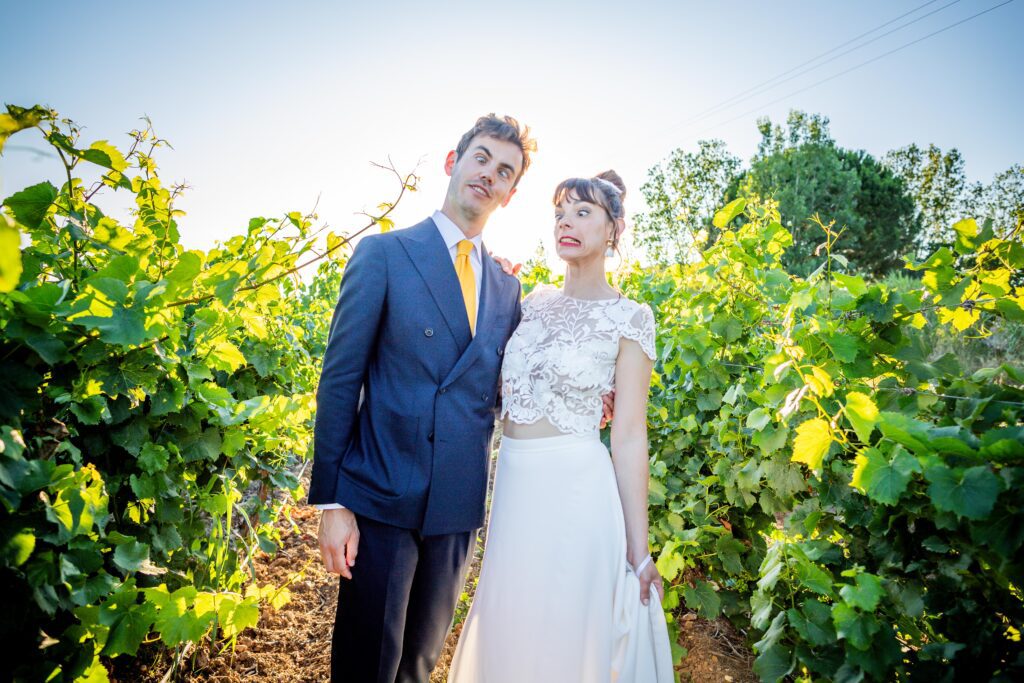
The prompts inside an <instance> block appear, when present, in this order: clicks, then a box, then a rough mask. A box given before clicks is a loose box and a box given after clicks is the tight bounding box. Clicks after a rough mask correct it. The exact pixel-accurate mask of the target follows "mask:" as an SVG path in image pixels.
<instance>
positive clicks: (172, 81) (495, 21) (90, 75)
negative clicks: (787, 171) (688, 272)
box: [0, 0, 1024, 260]
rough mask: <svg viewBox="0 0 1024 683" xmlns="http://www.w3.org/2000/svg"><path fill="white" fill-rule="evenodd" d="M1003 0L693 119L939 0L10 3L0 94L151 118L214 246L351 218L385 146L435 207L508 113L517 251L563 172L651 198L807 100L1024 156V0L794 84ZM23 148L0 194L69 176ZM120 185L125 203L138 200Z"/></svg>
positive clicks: (911, 136)
mask: <svg viewBox="0 0 1024 683" xmlns="http://www.w3.org/2000/svg"><path fill="white" fill-rule="evenodd" d="M949 2H950V0H937V1H935V2H932V3H930V4H929V5H928V6H927V7H924V8H922V9H920V10H918V11H917V12H916V13H914V14H912V15H910V16H908V17H907V18H906V19H903V20H901V21H899V22H896V23H895V24H892V25H890V26H888V27H886V28H885V29H882V30H881V31H878V32H876V33H873V34H871V35H869V36H867V37H865V38H864V39H862V41H861V42H863V41H865V40H868V39H870V38H873V37H876V36H878V35H879V34H881V33H884V32H885V31H887V30H891V29H893V28H895V27H897V26H899V25H901V24H903V23H906V22H908V21H910V20H913V19H916V18H918V17H921V16H923V15H925V14H926V13H928V12H932V11H934V10H939V9H940V8H942V7H943V6H944V5H947V4H949ZM1000 2H1002V0H989V1H988V2H982V1H980V0H962V1H960V2H955V3H954V4H952V5H951V6H949V7H946V8H945V9H941V10H940V11H937V12H935V14H933V15H932V16H929V17H926V18H924V19H922V20H921V21H918V22H917V23H914V24H912V25H910V26H908V27H906V28H904V29H902V30H898V31H895V32H894V33H893V34H892V35H889V36H886V37H884V38H881V39H879V40H877V41H876V42H874V43H872V44H871V45H868V46H867V47H864V48H863V49H859V50H855V51H853V52H851V53H850V54H848V55H845V56H842V57H840V58H839V59H836V60H835V61H833V62H831V63H829V64H827V65H825V66H823V67H821V68H819V69H816V70H814V71H812V72H810V73H807V74H805V75H803V76H800V77H798V78H795V79H793V80H791V81H789V82H787V83H784V84H782V85H781V86H779V87H778V88H775V89H772V90H769V91H767V92H765V93H763V94H761V95H759V96H756V97H753V98H750V99H747V100H745V101H743V102H742V103H740V104H739V105H737V106H735V107H730V108H726V109H723V110H721V111H720V112H719V113H716V114H715V115H714V116H711V117H708V118H706V119H704V120H702V121H699V122H697V123H696V124H693V125H684V124H685V122H686V121H688V120H690V119H692V118H693V117H694V115H696V114H698V113H700V112H702V111H704V110H705V109H707V108H708V107H711V106H713V105H715V104H717V103H719V102H721V101H722V100H725V99H727V98H729V97H731V96H733V95H735V94H737V93H739V92H742V91H744V90H746V89H748V88H750V87H751V86H754V85H756V84H758V83H760V82H762V81H764V80H766V79H768V78H771V77H772V76H775V75H776V74H779V73H781V72H783V71H786V70H787V69H790V68H791V67H794V66H796V65H798V64H800V63H802V62H805V61H806V60H808V59H810V58H812V57H814V56H816V55H818V54H820V53H822V52H825V51H826V50H829V49H831V48H833V47H834V46H836V45H838V44H840V43H843V42H845V41H847V40H849V39H851V38H853V37H855V36H857V35H858V34H861V33H863V32H865V31H868V30H870V29H872V28H874V27H876V26H878V25H880V24H883V23H885V22H887V21H889V20H891V19H893V18H895V17H897V16H899V15H901V14H903V13H905V12H909V11H911V10H913V9H915V8H917V7H918V6H920V5H922V4H924V0H898V1H893V0H888V1H879V0H868V1H862V2H833V1H825V0H817V1H816V2H810V1H800V2H797V1H785V0H780V1H777V2H763V1H753V0H747V1H733V2H680V1H676V2H670V1H666V2H642V1H634V2H621V1H619V2H614V3H608V2H603V1H592V2H560V3H554V4H553V5H552V6H549V5H548V3H540V2H534V1H532V0H527V1H525V2H519V3H506V4H498V3H490V4H487V3H479V2H474V3H469V2H444V3H440V2H433V3H427V2H407V1H405V0H390V1H388V2H379V3H370V2H363V3H351V2H348V3H343V2H300V1H295V2H290V3H283V2H273V3H270V2H244V3H243V2H190V1H185V0H181V1H179V2H174V3H163V4H161V5H154V4H153V3H138V2H123V1H121V0H115V1H108V2H98V3H83V2H71V1H69V0H64V1H60V2H56V1H55V2H48V3H29V2H20V3H5V7H4V9H3V17H4V30H3V40H2V41H0V63H2V64H3V65H4V67H3V69H2V71H0V98H2V100H3V101H4V102H6V103H14V104H20V105H31V104H34V103H40V104H47V105H50V106H52V107H54V108H56V109H57V110H58V111H60V112H61V114H63V115H65V116H70V117H72V118H74V119H75V120H76V121H78V122H79V123H81V124H83V125H84V126H86V129H85V135H84V137H85V139H86V140H87V141H91V140H94V139H109V140H110V141H111V142H113V143H114V144H117V145H119V146H124V145H125V144H126V140H127V138H126V137H125V135H124V133H125V132H126V131H128V130H129V129H131V128H133V127H135V126H136V125H138V118H139V117H140V116H142V115H143V114H146V115H149V116H150V117H151V118H152V120H153V122H154V124H155V126H156V129H157V131H158V133H159V134H160V135H162V136H163V137H165V138H167V139H169V140H170V141H171V142H172V144H173V145H174V148H175V149H174V150H173V151H171V150H167V151H165V152H164V153H163V154H162V155H160V156H159V157H158V162H159V163H160V164H161V167H162V176H163V177H164V178H165V180H167V181H171V180H187V181H188V182H189V184H190V185H191V186H192V188H193V189H192V190H191V191H190V192H189V193H188V195H187V196H186V197H185V198H184V199H183V200H182V202H181V204H180V207H181V208H183V209H185V210H186V211H187V212H188V216H186V217H185V218H184V219H182V221H181V224H182V232H183V240H184V241H185V243H186V244H187V245H189V246H198V247H208V246H210V245H211V244H212V242H213V240H216V239H224V238H227V237H229V236H230V235H232V234H236V233H238V232H240V231H242V230H243V229H244V226H245V225H246V222H247V219H248V217H250V216H253V215H277V214H280V213H282V212H285V211H289V210H308V209H310V208H312V206H313V205H314V203H315V202H316V200H317V197H318V196H319V197H320V203H319V210H318V211H319V215H320V218H321V220H323V221H326V222H327V223H329V224H330V225H331V226H332V227H334V228H336V229H339V230H343V229H344V228H345V227H347V226H354V225H356V224H358V223H359V220H358V217H356V216H355V215H354V213H355V212H357V211H360V210H362V209H365V208H372V207H375V206H376V205H377V204H378V203H379V202H381V201H385V200H388V199H389V198H390V197H391V185H390V183H391V180H390V179H389V178H388V177H387V176H386V175H385V174H383V173H380V172H378V171H374V170H372V169H371V167H370V165H369V162H370V161H383V160H385V159H386V158H388V157H389V156H390V157H391V158H392V159H393V160H394V161H395V163H396V164H397V165H398V166H399V168H402V169H412V168H413V167H414V166H415V165H416V164H417V163H418V162H419V163H420V164H421V165H420V167H419V173H420V175H421V176H422V182H421V192H419V193H417V194H415V195H413V196H412V197H411V200H410V201H408V202H407V203H406V204H405V205H404V206H403V207H400V210H399V211H398V213H397V222H398V224H399V225H400V226H401V225H408V224H411V223H413V222H416V221H418V220H419V219H420V218H422V217H423V216H425V215H426V214H428V213H429V212H430V211H432V210H433V209H434V208H436V207H439V206H440V204H441V200H442V198H443V194H444V190H445V187H446V181H447V178H446V177H445V176H444V175H443V172H442V169H441V164H442V162H443V159H444V155H445V153H446V152H447V151H448V150H449V149H450V148H452V147H453V146H454V145H455V143H456V141H457V140H458V137H459V135H460V134H461V133H462V132H463V131H464V130H465V129H467V128H468V127H469V126H470V125H471V124H472V122H473V120H474V119H475V117H476V116H478V115H479V114H481V113H485V112H488V111H496V112H499V113H510V114H513V115H515V116H517V117H519V118H520V119H522V120H523V121H525V122H526V123H529V124H532V126H533V127H534V130H535V133H536V136H537V138H538V141H539V145H540V152H539V153H538V155H537V156H536V158H535V165H534V167H533V168H532V169H531V171H530V172H529V173H528V174H527V176H526V177H525V178H524V179H523V182H522V185H521V190H520V192H519V194H518V195H517V196H516V197H515V198H514V199H513V201H512V203H511V204H510V205H509V207H508V208H506V209H504V210H500V211H499V212H498V213H497V214H496V215H495V217H494V218H493V219H492V221H491V223H490V224H489V225H488V228H487V231H486V233H485V241H486V242H487V244H488V246H489V247H490V248H491V249H492V250H494V251H495V252H499V253H502V254H507V255H508V256H510V257H512V258H515V259H518V260H522V259H525V258H527V257H529V256H530V254H531V253H532V252H533V251H534V249H535V248H536V246H537V243H538V242H539V241H540V240H547V241H550V227H551V219H550V216H551V208H550V196H551V191H552V189H553V188H554V186H555V184H557V182H558V181H559V180H561V179H562V178H564V177H566V176H571V175H592V174H593V173H596V172H598V171H601V170H604V169H605V168H609V167H611V168H615V169H616V170H617V171H619V173H620V174H622V176H623V177H624V178H625V179H626V183H627V186H628V187H629V189H630V194H631V197H630V198H627V208H628V209H629V210H631V211H638V210H641V209H642V208H643V207H642V204H641V203H640V193H639V187H640V185H641V184H642V183H643V181H644V178H645V176H646V172H647V169H648V168H650V166H652V165H653V164H655V163H657V162H658V161H659V160H661V159H663V158H664V157H665V156H667V155H668V153H669V152H670V151H671V150H672V149H674V148H676V147H684V148H687V149H693V148H695V146H696V141H697V139H699V138H702V137H706V138H710V137H718V138H721V139H723V140H725V142H726V143H727V144H728V146H729V148H730V150H731V151H732V152H733V153H735V154H737V155H739V156H740V157H742V158H743V159H749V157H750V156H751V155H752V154H753V152H754V150H755V148H756V144H757V140H758V134H757V131H756V129H755V125H754V122H755V120H756V119H757V117H758V116H762V115H768V116H770V117H772V119H773V120H782V119H784V118H785V115H786V112H787V111H788V110H789V109H790V108H800V109H804V110H807V111H812V112H820V113H823V114H825V115H827V116H829V117H830V118H831V120H832V132H833V135H834V137H835V138H836V140H837V141H838V142H839V143H840V144H841V145H843V146H845V147H850V148H860V149H865V150H867V151H868V152H870V153H872V154H875V155H881V154H884V153H885V152H886V151H887V150H889V149H892V148H895V147H899V146H903V145H905V144H908V143H911V142H917V143H919V144H928V143H935V144H937V145H939V146H940V147H942V148H944V149H948V148H950V147H957V148H959V149H960V150H961V152H962V153H963V154H964V157H965V158H966V161H967V174H968V176H969V177H970V178H971V179H972V180H986V181H987V180H989V179H990V178H991V177H992V175H993V174H995V173H996V172H998V171H1000V170H1002V169H1005V168H1006V167H1008V166H1010V165H1011V164H1013V163H1019V162H1022V161H1024V136H1022V134H1021V125H1020V123H1019V121H1020V112H1021V111H1022V110H1024V107H1022V104H1024V95H1022V92H1021V87H1020V85H1021V76H1020V68H1021V65H1022V64H1024V41H1021V40H1020V38H1019V34H1020V32H1021V30H1024V2H1021V1H1014V2H1011V3H1010V4H1007V5H1006V6H1004V7H1000V8H999V9H996V10H994V11H992V12H990V13H988V14H986V15H984V16H981V17H978V18H977V19H974V20H972V21H968V22H966V23H964V24H962V25H960V26H957V27H955V28H953V29H950V30H948V31H946V32H944V33H942V34H940V35H937V36H935V37H932V38H929V39H927V40H924V41H923V42H920V43H918V44H916V45H913V46H911V47H908V48H906V49H904V50H901V51H899V52H896V53H894V54H892V55H889V56H887V57H884V58H881V59H879V60H878V61H876V62H874V63H872V64H869V65H867V66H865V67H863V68H860V69H857V70H854V71H852V72H850V73H848V74H845V75H843V76H839V77H837V78H835V79H833V80H831V81H829V82H827V83H824V84H822V85H820V86H817V87H812V88H810V89H807V90H805V91H804V92H799V93H796V94H791V93H794V92H795V91H798V90H801V89H803V88H806V87H807V86H809V85H811V84H813V83H814V82H816V81H818V80H821V79H823V78H827V77H829V76H832V75H833V74H836V73H838V72H840V71H843V70H844V69H848V68H850V67H852V66H856V65H857V64H859V63H861V62H863V61H866V60H868V59H871V58H873V57H876V56H878V55H881V54H882V53H884V52H887V51H889V50H892V49H895V48H898V47H899V46H901V45H903V44H905V43H908V42H910V41H912V40H915V39H917V38H920V37H922V36H924V35H926V34H928V33H930V32H932V31H935V30H938V29H941V28H943V27H945V26H947V25H949V24H952V23H954V22H956V21H959V20H961V19H963V18H966V17H968V16H970V15H971V14H974V13H976V12H979V11H981V10H984V9H986V8H988V7H992V6H995V5H998V4H999V3H1000ZM850 47H852V46H850ZM844 49H848V48H844ZM841 51H842V50H840V51H839V52H841ZM834 54H838V52H837V53H834ZM830 56H832V55H830ZM11 145H12V147H11V148H10V150H9V151H7V152H6V153H5V155H4V157H3V158H0V194H2V195H3V196H7V195H8V194H11V193H13V192H15V191H16V190H19V189H21V188H22V187H24V186H26V185H29V184H32V183H35V182H39V181H40V180H43V179H46V178H50V179H52V180H54V181H59V179H60V175H59V173H58V170H59V169H58V167H57V166H56V164H55V162H54V161H53V160H47V159H45V158H40V157H38V156H37V155H34V154H32V153H31V152H29V151H26V150H25V149H24V147H26V146H28V147H40V145H39V142H38V138H36V137H34V136H28V135H20V136H18V137H15V138H14V139H12V140H11ZM106 201H107V203H108V205H109V206H110V207H112V208H110V209H109V211H113V212H114V213H115V214H116V213H117V204H118V202H119V201H123V200H118V199H117V198H109V199H107V200H106Z"/></svg>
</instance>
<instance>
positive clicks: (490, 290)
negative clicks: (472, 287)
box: [441, 247, 501, 386]
mask: <svg viewBox="0 0 1024 683" xmlns="http://www.w3.org/2000/svg"><path fill="white" fill-rule="evenodd" d="M480 266H481V270H482V272H481V273H480V307H479V309H478V310H477V316H476V335H475V336H474V337H473V340H472V341H471V342H470V343H469V346H468V347H467V348H466V350H465V351H463V353H462V356H461V357H460V358H459V360H458V362H457V363H455V367H453V368H452V370H451V372H449V373H448V376H447V377H445V378H444V381H443V382H441V386H448V385H449V384H451V383H453V382H454V381H455V380H457V379H458V378H459V377H460V376H461V375H462V373H463V372H465V371H466V370H467V369H468V368H469V367H470V366H471V365H473V363H474V362H475V361H476V359H477V357H478V356H479V355H480V350H481V349H483V348H484V347H485V346H486V344H487V343H488V342H485V341H484V340H483V338H484V337H487V330H489V329H490V328H491V326H493V325H494V319H495V317H497V309H498V302H499V301H501V296H500V293H501V279H500V277H499V275H498V264H497V263H495V262H494V259H492V258H491V257H490V256H489V255H488V254H487V250H486V248H483V247H481V249H480ZM460 296H461V290H460ZM467 324H468V323H467Z"/></svg>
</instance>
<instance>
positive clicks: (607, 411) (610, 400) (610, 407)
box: [601, 389, 615, 429]
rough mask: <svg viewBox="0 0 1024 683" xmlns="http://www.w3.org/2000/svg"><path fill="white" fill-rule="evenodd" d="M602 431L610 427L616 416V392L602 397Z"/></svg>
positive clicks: (613, 391)
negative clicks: (613, 417) (609, 424)
mask: <svg viewBox="0 0 1024 683" xmlns="http://www.w3.org/2000/svg"><path fill="white" fill-rule="evenodd" d="M601 404H602V405H601V413H602V415H601V429H604V428H605V427H607V426H608V423H609V422H611V421H612V416H613V415H614V414H615V390H614V389H613V390H612V391H609V392H608V393H607V394H605V395H604V396H602V397H601Z"/></svg>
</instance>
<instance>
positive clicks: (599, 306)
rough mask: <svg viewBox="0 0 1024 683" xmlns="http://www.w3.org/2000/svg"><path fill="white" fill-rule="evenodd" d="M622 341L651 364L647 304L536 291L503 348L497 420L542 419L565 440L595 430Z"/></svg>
mask: <svg viewBox="0 0 1024 683" xmlns="http://www.w3.org/2000/svg"><path fill="white" fill-rule="evenodd" d="M623 337H624V338H626V339H632V340H633V341H636V342H638V343H639V344H640V348H641V349H643V351H644V353H645V354H647V356H648V357H650V358H651V360H654V358H655V352H654V314H653V313H652V312H651V308H650V306H647V305H646V304H639V303H637V302H635V301H632V300H630V299H626V298H624V297H623V298H620V299H606V300H598V301H586V300H583V299H573V298H571V297H568V296H566V295H565V294H563V293H562V291H561V290H560V289H558V288H557V287H553V286H551V285H540V286H538V287H537V288H536V289H535V290H534V291H532V292H530V294H529V295H528V296H527V297H526V298H525V299H523V319H522V322H520V323H519V327H517V328H516V331H515V332H514V333H513V334H512V338H511V339H509V341H508V346H506V347H505V359H504V362H503V363H502V367H501V400H502V408H501V416H502V417H503V418H504V417H505V416H506V415H507V416H509V418H511V420H512V421H513V422H516V423H518V424H533V423H534V422H537V421H538V420H541V419H543V418H547V420H548V421H549V422H551V424H552V425H554V426H555V427H556V428H557V429H559V430H560V431H562V432H565V433H567V434H581V435H583V434H590V433H594V432H597V431H598V429H599V426H600V423H601V415H602V408H601V397H602V396H603V395H605V394H607V393H608V392H609V391H611V390H612V389H614V388H615V360H616V358H617V357H618V355H619V339H621V338H623Z"/></svg>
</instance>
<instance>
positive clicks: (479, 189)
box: [469, 183, 491, 199]
mask: <svg viewBox="0 0 1024 683" xmlns="http://www.w3.org/2000/svg"><path fill="white" fill-rule="evenodd" d="M469 189H471V190H473V192H475V193H476V194H478V195H480V196H481V197H484V198H485V199H490V198H491V193H490V192H488V191H487V189H486V188H484V187H483V186H481V185H477V184H476V183H469Z"/></svg>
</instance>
